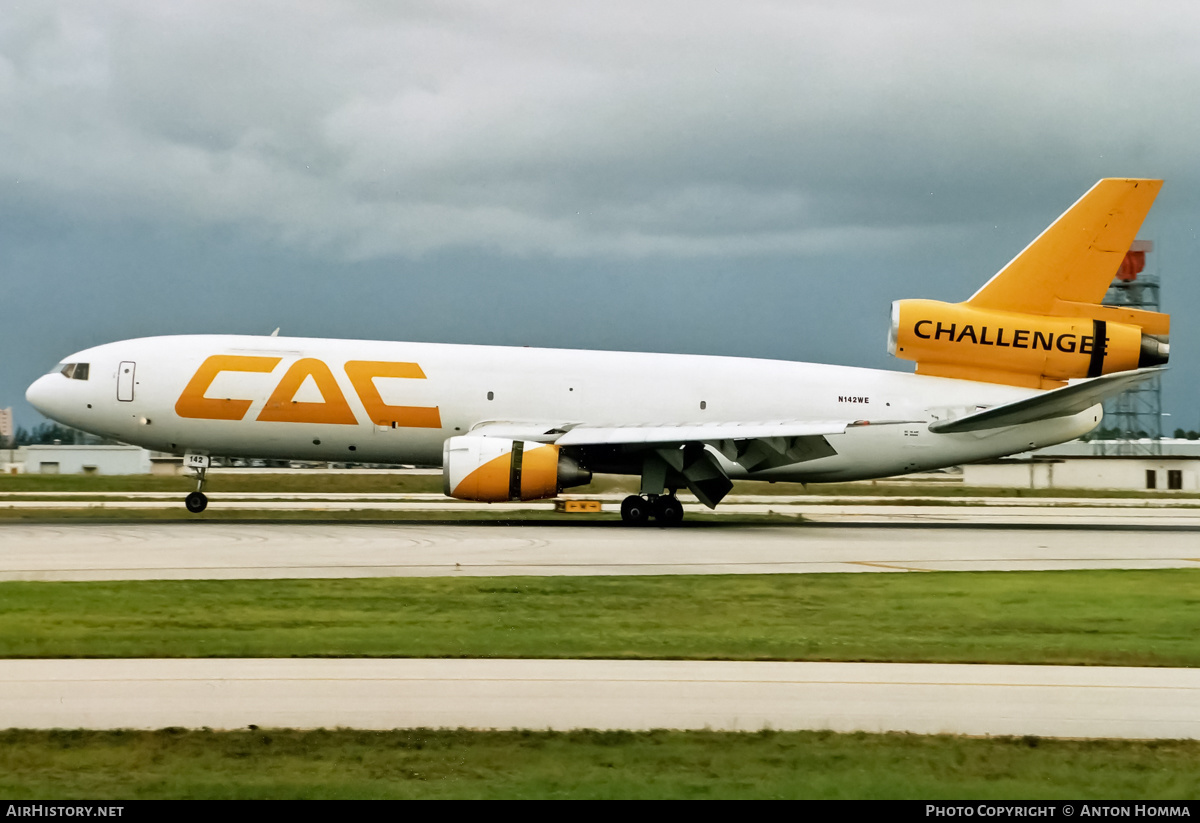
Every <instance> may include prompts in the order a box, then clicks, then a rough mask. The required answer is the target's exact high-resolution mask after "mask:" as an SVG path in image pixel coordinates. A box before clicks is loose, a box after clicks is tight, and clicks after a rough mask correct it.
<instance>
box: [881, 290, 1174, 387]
mask: <svg viewBox="0 0 1200 823" xmlns="http://www.w3.org/2000/svg"><path fill="white" fill-rule="evenodd" d="M1077 311H1078V312H1079V314H1081V315H1083V314H1085V313H1086V315H1089V316H1042V315H1035V314H1021V313H1016V312H1005V311H996V310H993V309H982V308H976V307H974V306H972V305H969V304H967V303H940V302H938V301H936V300H898V301H896V302H895V303H893V304H892V325H891V330H890V332H889V334H888V350H889V351H890V352H891V353H892V354H894V355H895V356H896V357H899V358H901V359H904V360H914V361H916V363H917V373H918V374H930V375H936V376H939V377H955V378H959V379H962V380H981V381H985V382H990V383H1006V384H1009V385H1014V386H1029V387H1031V388H1054V387H1056V386H1061V385H1063V384H1064V383H1065V382H1066V381H1067V380H1069V379H1071V378H1075V377H1099V376H1100V375H1102V374H1112V373H1113V372H1118V371H1126V370H1128V369H1137V368H1143V367H1145V366H1156V365H1160V364H1163V363H1166V362H1167V356H1168V354H1169V346H1168V343H1167V334H1166V331H1167V328H1168V327H1167V323H1168V322H1169V318H1168V317H1167V315H1164V314H1158V313H1155V312H1147V311H1138V310H1133V309H1116V308H1110V307H1102V306H1087V307H1082V306H1080V307H1079V308H1078V309H1077Z"/></svg>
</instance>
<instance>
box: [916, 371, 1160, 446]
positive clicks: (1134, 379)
mask: <svg viewBox="0 0 1200 823" xmlns="http://www.w3.org/2000/svg"><path fill="white" fill-rule="evenodd" d="M1164 371H1165V369H1161V368H1151V369H1137V370H1136V371H1126V372H1118V373H1116V374H1107V375H1104V376H1103V377H1097V378H1094V379H1092V380H1087V381H1084V382H1082V383H1075V384H1074V385H1071V386H1065V387H1063V388H1061V389H1053V390H1051V391H1048V392H1046V393H1044V394H1039V395H1037V396H1036V397H1028V398H1026V399H1024V400H1017V401H1016V402H1013V403H1005V404H1004V405H1002V406H995V407H993V408H990V409H986V410H984V411H981V412H976V413H975V414H971V415H968V416H966V417H960V418H958V419H957V420H944V421H941V422H937V423H930V424H929V430H930V431H931V432H934V433H935V434H956V433H960V432H975V431H985V430H987V429H999V428H1005V427H1007V426H1019V425H1021V424H1022V423H1034V422H1037V421H1038V420H1050V419H1052V418H1055V417H1067V416H1069V415H1072V414H1078V413H1079V412H1081V411H1084V410H1086V409H1090V408H1091V407H1092V406H1094V405H1096V404H1097V403H1101V402H1103V401H1105V400H1107V399H1108V398H1110V397H1113V396H1115V395H1118V394H1120V393H1121V392H1123V391H1125V390H1127V389H1130V388H1133V387H1134V386H1136V385H1137V384H1138V383H1141V382H1143V381H1145V380H1149V379H1150V378H1152V377H1154V376H1155V375H1157V374H1161V373H1162V372H1164Z"/></svg>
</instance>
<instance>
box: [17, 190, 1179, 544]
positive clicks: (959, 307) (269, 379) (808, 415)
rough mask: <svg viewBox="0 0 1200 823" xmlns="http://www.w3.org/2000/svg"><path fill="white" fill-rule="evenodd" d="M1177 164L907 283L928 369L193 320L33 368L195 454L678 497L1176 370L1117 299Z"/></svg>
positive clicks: (801, 471) (1091, 196)
mask: <svg viewBox="0 0 1200 823" xmlns="http://www.w3.org/2000/svg"><path fill="white" fill-rule="evenodd" d="M1161 185H1162V181H1159V180H1136V179H1106V180H1101V181H1100V182H1099V183H1097V184H1096V185H1095V186H1094V187H1093V188H1092V189H1091V190H1090V191H1088V193H1087V194H1085V195H1084V196H1083V197H1082V198H1081V199H1080V200H1079V201H1078V202H1077V203H1076V204H1075V205H1073V206H1072V207H1071V208H1070V209H1068V210H1067V211H1066V212H1065V213H1064V214H1063V215H1062V216H1061V217H1060V218H1059V219H1058V220H1056V221H1055V222H1054V223H1053V224H1052V225H1051V226H1050V227H1049V228H1048V229H1046V230H1045V231H1044V232H1043V233H1042V234H1041V235H1040V236H1039V237H1038V238H1037V239H1036V240H1034V241H1033V242H1032V243H1031V244H1030V245H1029V246H1028V247H1027V248H1026V249H1025V250H1024V251H1023V252H1021V254H1019V255H1018V256H1017V257H1016V258H1014V259H1013V261H1012V262H1011V263H1009V264H1008V265H1007V266H1005V267H1004V268H1003V269H1001V271H1000V272H999V273H997V274H996V275H995V276H994V277H993V278H992V279H991V280H989V281H988V282H987V284H985V285H984V286H983V288H981V289H980V290H979V291H978V292H976V294H975V295H974V296H972V297H971V298H970V299H969V300H967V301H965V302H963V303H955V304H949V303H940V302H936V301H930V300H901V301H898V302H896V303H894V304H893V306H892V324H891V333H890V337H889V348H890V350H891V352H892V353H893V354H895V355H896V356H897V357H900V358H903V359H907V360H913V361H915V362H916V364H917V366H916V373H915V374H911V373H901V372H891V371H878V370H872V369H861V368H849V367H843V366H827V365H817V364H811V363H793V362H783V361H776V360H758V359H745V358H732V357H709V356H698V355H679V354H641V353H629V352H599V351H574V350H561V349H534V348H508V347H494V346H465V345H440V344H430V343H396V342H382V341H366V340H324V339H310V338H286V337H256V336H237V335H186V336H169V337H151V338H142V339H137V340H125V341H122V342H118V343H109V344H106V345H102V346H96V347H94V348H90V349H86V350H84V351H81V352H78V353H76V354H73V355H71V356H70V357H68V358H67V359H66V360H65V361H64V362H62V363H60V364H59V365H58V366H56V367H55V369H54V371H52V372H51V373H50V374H47V375H45V376H43V377H41V378H40V379H38V380H37V382H35V383H34V384H33V385H32V386H30V387H29V390H28V392H27V393H26V397H27V398H28V400H29V402H30V403H31V404H33V406H35V407H36V408H37V409H38V410H40V411H41V412H42V413H43V414H45V415H46V416H48V417H51V418H53V419H54V420H57V421H59V422H61V423H64V424H66V425H68V426H72V427H74V428H77V429H81V430H83V431H87V432H92V433H94V434H98V435H101V436H103V437H108V438H112V439H114V440H120V441H123V442H126V443H135V444H138V445H141V446H144V447H146V448H149V449H157V450H161V451H166V452H173V453H177V454H183V455H184V456H185V464H186V465H187V466H188V467H190V468H191V469H192V470H194V471H195V472H196V474H197V476H198V484H197V489H196V491H194V492H192V493H191V494H189V495H188V497H187V500H186V503H187V507H188V509H189V510H191V511H193V512H201V511H203V510H204V508H205V507H206V505H207V499H206V497H205V495H204V493H203V489H204V485H205V472H206V469H207V468H208V466H209V460H210V457H212V456H222V457H246V458H281V459H293V460H332V461H355V462H364V463H419V464H434V465H436V464H440V465H441V466H442V468H443V476H444V481H445V491H446V494H448V495H450V496H452V497H457V498H461V499H467V500H481V501H489V502H490V501H503V500H534V499H542V498H548V497H554V496H555V495H557V494H558V493H559V492H560V491H561V490H562V489H564V488H567V487H571V486H578V485H582V484H585V483H587V482H588V481H589V480H590V478H591V475H592V473H593V472H609V473H616V474H630V475H636V476H640V478H641V494H640V495H631V496H630V497H628V498H627V499H626V500H625V501H624V503H623V504H622V507H621V515H622V518H623V519H624V520H625V521H626V522H630V523H644V522H646V521H647V520H648V519H650V518H653V519H654V520H656V521H657V522H659V523H662V524H673V523H677V522H679V520H680V519H681V518H682V517H683V509H682V508H681V506H680V504H679V501H678V499H677V498H676V496H675V494H676V491H677V490H678V489H681V488H687V489H689V490H690V491H691V492H692V493H693V494H695V495H696V497H697V498H698V499H699V500H700V501H701V502H703V503H704V504H705V505H707V506H709V507H715V506H716V505H717V503H719V502H720V500H721V498H722V497H724V496H725V494H726V493H728V492H729V490H730V488H731V486H732V482H731V481H733V480H737V479H755V480H780V481H799V482H823V481H845V480H858V479H864V478H874V477H885V476H889V475H896V474H904V473H908V472H914V471H921V470H926V469H936V468H941V467H945V466H952V465H957V464H961V463H966V462H971V461H975V460H984V459H989V458H995V457H1001V456H1004V455H1008V454H1014V453H1017V452H1022V451H1026V450H1028V449H1032V448H1037V447H1041V446H1047V445H1052V444H1055V443H1061V442H1064V441H1067V440H1071V439H1074V438H1076V437H1079V436H1080V435H1082V434H1085V433H1086V432H1088V431H1090V430H1091V429H1092V428H1094V427H1095V426H1096V425H1097V424H1098V423H1099V422H1100V419H1101V406H1100V403H1101V401H1102V400H1104V399H1105V398H1107V397H1109V396H1112V395H1114V394H1117V393H1119V392H1120V391H1123V390H1124V389H1126V388H1129V387H1130V386H1131V385H1133V384H1134V383H1136V382H1138V381H1140V380H1144V379H1146V378H1147V377H1149V376H1151V375H1152V374H1154V373H1156V372H1158V371H1160V369H1157V368H1154V367H1155V366H1159V365H1161V364H1162V363H1165V362H1166V359H1167V353H1168V343H1167V335H1168V331H1169V323H1170V318H1169V317H1168V316H1167V315H1165V314H1159V313H1154V312H1147V311H1138V310H1133V309H1124V308H1114V307H1107V306H1101V305H1100V300H1101V299H1102V298H1103V296H1104V294H1105V291H1106V290H1107V288H1108V286H1109V284H1110V283H1111V282H1112V279H1113V277H1114V275H1115V274H1116V272H1117V270H1118V268H1119V267H1120V265H1121V263H1122V261H1123V260H1124V258H1125V255H1126V252H1127V251H1128V250H1129V248H1130V245H1131V243H1132V241H1133V239H1134V237H1135V235H1136V233H1137V230H1138V228H1139V227H1140V226H1141V223H1142V220H1143V219H1144V218H1145V215H1146V213H1147V212H1148V211H1149V209H1150V206H1151V204H1152V203H1153V201H1154V197H1155V195H1156V194H1157V193H1158V190H1159V188H1160V187H1161Z"/></svg>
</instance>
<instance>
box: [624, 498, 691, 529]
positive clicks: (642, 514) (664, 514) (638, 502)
mask: <svg viewBox="0 0 1200 823" xmlns="http://www.w3.org/2000/svg"><path fill="white" fill-rule="evenodd" d="M652 517H653V518H654V520H655V522H656V523H658V525H660V526H675V525H677V524H679V523H680V522H681V521H682V520H683V505H682V504H681V503H680V502H679V498H677V497H676V496H675V494H674V492H672V493H671V494H652V495H647V496H645V497H643V496H642V495H640V494H631V495H629V496H628V497H626V498H625V499H624V500H623V501H621V520H622V521H624V522H625V523H628V524H629V525H631V526H644V525H646V524H647V523H649V522H650V518H652Z"/></svg>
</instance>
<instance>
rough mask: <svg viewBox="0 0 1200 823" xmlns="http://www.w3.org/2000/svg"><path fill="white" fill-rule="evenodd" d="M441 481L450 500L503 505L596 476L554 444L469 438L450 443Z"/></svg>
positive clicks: (453, 439) (445, 450)
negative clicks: (507, 501) (500, 503)
mask: <svg viewBox="0 0 1200 823" xmlns="http://www.w3.org/2000/svg"><path fill="white" fill-rule="evenodd" d="M442 479H443V483H444V488H445V492H446V494H447V495H448V496H449V497H456V498H458V499H459V500H479V501H482V502H485V503H499V502H503V501H506V500H541V499H544V498H547V497H554V496H555V495H557V494H558V493H559V492H560V491H562V490H563V489H566V488H570V487H571V486H582V485H585V484H587V483H590V482H591V480H592V473H591V472H590V471H588V470H587V469H585V468H583V467H582V466H580V465H579V463H577V462H576V461H575V460H574V459H573V458H571V457H569V456H567V455H565V454H563V453H562V451H561V450H560V449H559V447H558V446H555V445H553V444H547V443H534V442H531V441H528V440H508V439H505V438H502V437H480V436H473V435H465V436H463V437H451V438H450V439H449V440H447V441H446V445H445V446H444V447H443V451H442Z"/></svg>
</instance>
